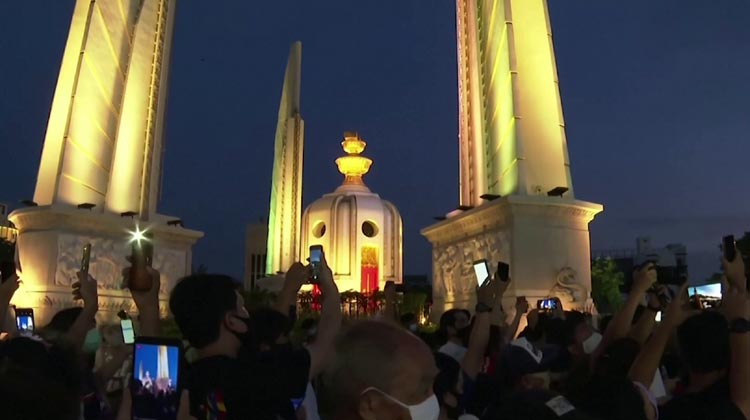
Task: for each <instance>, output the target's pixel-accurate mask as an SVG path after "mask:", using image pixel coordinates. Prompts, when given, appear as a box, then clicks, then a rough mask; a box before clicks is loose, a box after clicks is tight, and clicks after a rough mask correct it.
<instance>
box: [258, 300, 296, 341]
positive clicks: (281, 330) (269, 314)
mask: <svg viewBox="0 0 750 420" xmlns="http://www.w3.org/2000/svg"><path fill="white" fill-rule="evenodd" d="M250 320H251V323H252V330H253V336H254V337H255V339H256V340H257V343H258V344H266V345H269V346H272V345H274V344H275V343H276V340H278V339H279V337H281V336H285V335H287V334H289V331H291V329H292V322H291V320H290V319H289V317H288V316H286V315H284V314H282V313H281V312H279V311H277V310H275V309H271V308H260V309H256V310H255V311H253V312H252V313H251V314H250Z"/></svg>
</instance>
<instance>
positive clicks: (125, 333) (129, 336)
mask: <svg viewBox="0 0 750 420" xmlns="http://www.w3.org/2000/svg"><path fill="white" fill-rule="evenodd" d="M120 329H121V330H122V341H123V342H124V343H125V344H133V343H135V330H134V329H133V321H132V320H131V319H121V320H120Z"/></svg>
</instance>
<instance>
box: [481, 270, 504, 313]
mask: <svg viewBox="0 0 750 420" xmlns="http://www.w3.org/2000/svg"><path fill="white" fill-rule="evenodd" d="M496 282H497V280H495V279H493V278H492V277H490V278H489V279H488V280H487V281H486V282H484V284H482V285H481V286H480V287H477V303H483V304H485V305H487V306H489V307H490V308H492V307H493V306H494V305H495V302H496V300H497V286H496V285H495V283H496ZM501 283H502V282H501Z"/></svg>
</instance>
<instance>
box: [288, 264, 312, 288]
mask: <svg viewBox="0 0 750 420" xmlns="http://www.w3.org/2000/svg"><path fill="white" fill-rule="evenodd" d="M309 278H310V276H309V272H308V268H307V267H306V266H304V265H302V263H298V262H296V263H294V264H292V266H291V267H289V270H287V272H286V274H285V275H284V282H285V283H286V284H287V285H288V287H290V288H293V289H294V290H295V291H299V289H300V288H302V285H303V284H305V283H307V280H308V279H309Z"/></svg>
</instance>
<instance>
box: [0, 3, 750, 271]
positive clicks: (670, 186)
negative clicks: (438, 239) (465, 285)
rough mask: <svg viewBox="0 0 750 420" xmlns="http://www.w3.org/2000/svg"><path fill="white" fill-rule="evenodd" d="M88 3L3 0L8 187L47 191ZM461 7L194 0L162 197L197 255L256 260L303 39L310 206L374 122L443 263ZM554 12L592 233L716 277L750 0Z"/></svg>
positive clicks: (415, 229) (179, 60)
mask: <svg viewBox="0 0 750 420" xmlns="http://www.w3.org/2000/svg"><path fill="white" fill-rule="evenodd" d="M73 3H74V2H73V0H56V1H23V2H2V5H0V22H2V24H1V25H0V57H2V60H0V89H2V90H0V150H3V152H2V153H3V159H2V164H1V165H2V166H1V167H2V171H3V173H4V177H3V178H4V180H5V182H4V183H3V184H2V187H1V188H0V201H1V202H6V203H9V204H11V205H15V203H18V201H19V200H21V199H24V198H29V197H31V196H32V195H33V190H34V185H35V177H36V172H37V165H38V163H39V157H40V151H41V147H42V141H43V138H44V133H45V129H46V122H47V117H48V114H49V108H50V105H51V100H52V95H53V92H54V87H55V82H56V78H57V71H58V67H59V64H60V60H61V57H62V53H63V48H64V45H65V40H66V36H67V30H68V25H69V23H70V15H71V12H72V8H73ZM218 4H220V5H221V6H220V7H219V6H217V5H218ZM454 5H455V3H454V2H453V1H451V0H382V1H377V2H374V1H368V2H365V1H350V0H329V1H325V2H311V1H302V0H297V1H282V0H277V1H267V2H262V1H246V0H242V1H240V0H232V1H230V0H222V1H221V2H215V1H195V0H193V1H185V0H182V1H180V2H179V5H178V12H177V26H176V33H175V40H174V42H175V43H174V49H173V61H172V74H171V82H170V101H169V110H168V120H167V145H166V147H167V155H166V167H165V180H164V181H165V182H164V191H163V196H162V199H161V202H160V211H161V212H162V213H165V214H173V215H177V216H180V217H182V218H183V219H184V220H185V222H186V224H187V225H188V226H189V227H191V228H195V229H199V230H203V231H204V232H205V233H206V237H205V238H204V239H203V240H202V241H201V242H200V243H199V244H198V245H197V247H196V249H195V258H194V262H195V263H196V264H198V263H203V264H205V265H207V266H208V267H209V269H210V270H211V271H217V272H219V271H220V272H227V273H229V274H232V275H235V276H238V277H239V276H241V275H242V272H243V252H244V248H245V244H244V232H245V225H246V224H247V223H250V222H253V221H257V220H258V218H260V217H265V215H266V214H267V211H268V197H269V188H270V186H269V182H270V177H271V166H272V157H273V151H272V148H273V137H274V129H275V126H276V113H277V110H278V101H279V95H280V92H281V84H282V78H283V72H284V66H285V64H286V57H287V54H288V49H289V45H290V44H291V42H293V41H294V40H298V39H299V40H302V42H303V53H302V54H303V58H302V62H303V75H302V114H303V118H304V119H305V129H306V131H305V184H304V198H305V203H310V202H311V201H312V200H314V199H315V198H317V197H319V196H320V195H322V194H324V193H327V192H330V191H332V190H333V189H334V188H335V187H336V186H338V185H339V183H340V180H341V176H340V175H339V174H338V172H337V171H336V169H335V166H334V164H333V160H334V159H335V158H336V157H338V156H339V155H340V154H341V149H340V146H339V141H340V138H341V135H342V133H343V131H345V130H356V131H359V133H360V134H361V135H362V136H363V137H364V139H365V140H367V141H368V148H367V155H368V156H369V157H371V158H373V159H374V160H375V164H374V166H373V169H372V171H371V174H370V175H368V176H367V177H366V182H367V183H368V185H369V186H370V187H371V188H372V189H373V190H374V191H376V192H378V193H379V194H380V195H381V196H382V197H384V198H386V199H389V200H391V201H393V202H394V203H395V204H396V205H397V206H398V207H399V208H400V210H401V213H402V216H403V219H404V242H405V244H404V265H405V272H406V273H414V274H421V273H428V272H429V270H430V247H429V244H428V243H427V241H426V240H424V239H423V238H422V237H421V236H420V235H419V229H421V228H423V227H424V226H426V225H428V224H430V223H431V222H432V216H434V215H438V214H442V213H445V212H446V211H448V210H450V209H452V208H454V207H455V205H456V203H457V197H458V182H457V174H458V160H457V151H458V143H457V124H456V119H457V116H456V113H457V100H456V99H457V92H456V51H455V11H454ZM550 13H551V19H552V26H553V30H554V35H555V48H556V53H557V63H558V66H559V75H560V82H561V89H562V98H563V107H564V112H565V120H566V123H567V135H568V144H569V148H570V155H571V160H572V166H573V181H574V185H575V187H576V195H577V197H578V198H580V199H584V200H589V201H595V202H599V203H602V204H604V205H605V212H604V213H603V214H601V215H600V216H599V217H598V218H597V220H596V221H595V222H594V223H592V225H591V230H592V241H593V247H594V248H595V249H603V248H630V247H632V246H633V245H634V242H635V240H634V239H635V236H637V235H651V236H652V238H653V241H654V242H655V243H656V244H666V243H667V242H682V243H685V244H686V245H687V246H688V251H689V258H690V260H691V262H692V265H693V267H694V270H693V274H695V275H697V276H704V275H706V274H708V272H710V271H712V270H713V269H714V268H715V266H716V261H717V260H716V258H717V257H718V255H717V249H716V245H717V244H718V243H719V242H720V239H721V236H722V235H723V234H725V233H727V232H734V233H737V234H739V233H741V232H743V231H746V230H750V196H749V195H748V190H749V189H748V186H749V185H750V162H749V160H750V138H749V137H750V77H748V75H750V2H748V1H746V0H714V1H710V2H709V1H705V0H660V1H653V0H632V1H626V2H592V1H590V0H564V1H563V0H551V1H550Z"/></svg>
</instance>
